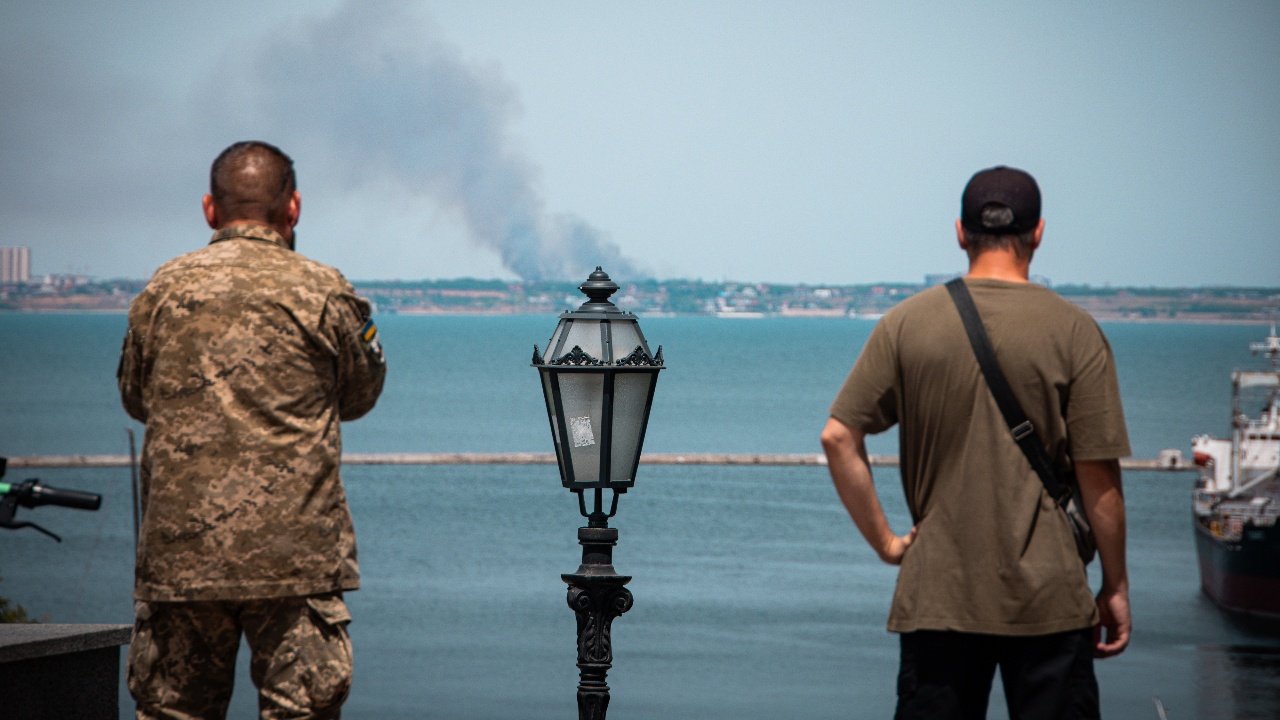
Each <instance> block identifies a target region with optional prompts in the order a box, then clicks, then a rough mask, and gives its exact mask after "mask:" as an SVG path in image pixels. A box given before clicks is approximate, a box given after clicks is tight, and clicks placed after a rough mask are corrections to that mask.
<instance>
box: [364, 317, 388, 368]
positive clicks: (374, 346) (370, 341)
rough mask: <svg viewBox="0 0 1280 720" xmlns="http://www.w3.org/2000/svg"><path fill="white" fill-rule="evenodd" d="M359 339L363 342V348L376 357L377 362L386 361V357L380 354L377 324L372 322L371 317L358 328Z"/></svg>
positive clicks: (380, 363) (380, 344)
mask: <svg viewBox="0 0 1280 720" xmlns="http://www.w3.org/2000/svg"><path fill="white" fill-rule="evenodd" d="M360 339H361V340H362V341H363V342H364V346H365V350H367V351H368V352H369V354H370V355H373V356H374V358H376V359H377V361H378V364H379V365H382V364H385V363H386V361H387V360H386V358H385V357H384V356H383V354H382V343H381V342H379V341H378V326H377V325H375V324H374V322H373V318H369V320H367V321H366V322H365V324H364V327H362V328H360Z"/></svg>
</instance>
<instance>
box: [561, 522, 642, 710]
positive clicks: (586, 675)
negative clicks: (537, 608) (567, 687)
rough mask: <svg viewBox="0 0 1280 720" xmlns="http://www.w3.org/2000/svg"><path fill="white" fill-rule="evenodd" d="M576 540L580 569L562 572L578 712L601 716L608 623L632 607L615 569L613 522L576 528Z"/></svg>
mask: <svg viewBox="0 0 1280 720" xmlns="http://www.w3.org/2000/svg"><path fill="white" fill-rule="evenodd" d="M578 543H579V544H580V545H582V565H580V566H579V567H578V572H576V573H573V574H570V575H561V576H560V577H561V578H562V579H563V580H564V581H565V582H566V583H568V584H569V594H568V602H569V607H570V608H571V609H572V610H573V612H574V614H576V615H577V618H578V676H579V680H578V718H579V720H604V716H605V711H607V710H608V709H609V685H608V683H606V682H605V676H606V675H607V674H608V672H609V668H610V667H612V666H613V642H612V640H611V639H610V627H611V626H612V624H613V619H614V618H616V617H618V616H619V615H621V614H623V613H625V612H626V611H628V610H630V609H631V604H632V597H631V591H630V590H628V589H626V588H625V587H623V586H624V585H626V584H627V583H628V582H630V581H631V576H629V575H618V574H617V572H616V571H614V569H613V546H614V545H616V544H617V543H618V530H617V529H616V528H610V527H584V528H578Z"/></svg>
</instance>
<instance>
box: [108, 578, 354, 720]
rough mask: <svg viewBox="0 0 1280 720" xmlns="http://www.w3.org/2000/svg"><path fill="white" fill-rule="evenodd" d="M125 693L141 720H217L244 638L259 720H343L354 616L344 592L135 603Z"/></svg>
mask: <svg viewBox="0 0 1280 720" xmlns="http://www.w3.org/2000/svg"><path fill="white" fill-rule="evenodd" d="M135 614H136V620H135V622H134V627H133V640H132V642H131V644H130V645H129V660H128V683H129V692H130V693H131V694H132V695H133V698H134V700H136V701H137V703H138V715H137V717H138V720H153V719H154V720H159V719H160V718H164V719H166V720H222V718H224V717H226V714H227V704H228V703H229V702H230V701H231V686H232V683H233V681H234V679H235V664H236V653H237V651H238V650H239V647H240V635H241V634H243V635H244V636H245V640H246V641H247V642H248V644H249V650H250V652H251V655H252V659H251V660H250V665H249V676H250V677H251V678H252V679H253V684H254V685H255V686H257V688H258V709H259V716H260V718H261V720H282V719H283V718H314V719H315V720H331V719H336V718H338V717H339V714H340V713H341V710H342V703H343V701H345V700H346V699H347V693H348V692H349V691H350V689H351V671H352V666H351V639H350V637H349V636H348V635H347V623H349V622H350V621H351V614H350V613H349V612H348V611H347V606H346V604H345V603H343V602H342V593H329V594H326V595H313V596H310V597H286V598H270V599H262V600H213V601H200V602H143V601H137V602H136V603H135Z"/></svg>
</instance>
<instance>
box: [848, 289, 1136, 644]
mask: <svg viewBox="0 0 1280 720" xmlns="http://www.w3.org/2000/svg"><path fill="white" fill-rule="evenodd" d="M966 284H967V285H968V287H969V291H970V293H971V294H972V295H973V299H974V303H975V304H976V305H977V307H978V312H979V314H980V315H981V316H982V321H983V325H984V326H985V327H986V330H987V334H988V335H989V336H990V338H991V344H992V346H993V347H994V348H995V353H996V358H997V360H998V362H999V364H1000V367H1001V369H1002V370H1003V371H1004V374H1005V376H1006V377H1007V378H1008V380H1009V384H1010V386H1011V387H1012V388H1013V392H1014V394H1015V395H1016V396H1017V398H1018V402H1019V403H1020V404H1021V405H1022V408H1023V410H1024V411H1025V412H1026V414H1027V417H1028V419H1030V420H1031V422H1032V424H1033V425H1034V426H1035V431H1036V434H1037V435H1038V436H1039V437H1040V440H1041V441H1042V442H1044V443H1045V447H1046V449H1047V450H1048V452H1049V456H1050V457H1051V458H1053V459H1054V462H1055V463H1056V464H1057V465H1058V466H1059V467H1060V468H1064V469H1065V468H1070V467H1071V463H1072V461H1073V460H1110V459H1114V458H1120V457H1125V456H1127V455H1129V438H1128V434H1127V432H1126V431H1125V425H1124V412H1123V410H1122V408H1121V405H1120V390H1119V385H1118V382H1117V380H1116V369H1115V361H1114V358H1113V357H1112V354H1111V347H1110V345H1108V343H1107V339H1106V337H1105V336H1103V334H1102V330H1101V329H1099V327H1098V325H1097V323H1095V322H1094V321H1093V318H1091V317H1090V316H1089V315H1088V314H1087V313H1085V312H1084V311H1083V310H1081V309H1079V308H1078V307H1076V306H1075V305H1072V304H1071V303H1069V302H1067V301H1066V300H1063V299H1062V298H1061V297H1059V296H1058V295H1056V294H1055V293H1053V292H1052V291H1050V290H1047V289H1045V288H1043V287H1041V286H1039V285H1034V284H1029V283H1012V282H1006V281H1002V280H990V279H967V280H966ZM831 416H832V417H834V418H835V419H837V420H839V421H840V422H842V423H844V424H845V425H847V426H849V427H851V428H855V429H859V430H862V431H864V432H867V433H872V434H873V433H879V432H883V431H884V430H887V429H889V428H890V427H892V426H893V425H895V424H897V425H898V426H899V431H898V432H899V452H900V454H901V458H902V459H901V463H902V465H901V469H902V485H903V490H904V492H905V493H906V499H907V505H908V507H909V508H910V510H911V514H912V517H913V518H914V520H915V522H916V523H917V525H918V526H919V535H918V536H917V538H916V541H915V542H914V543H913V544H912V546H911V548H910V549H909V550H908V551H907V553H906V556H905V557H904V558H903V561H902V566H901V568H900V571H899V573H898V585H897V589H896V590H895V592H894V597H893V605H892V607H891V609H890V613H889V623H888V626H889V630H891V631H893V632H912V631H915V630H955V631H960V632H971V633H986V634H995V635H1042V634H1048V633H1055V632H1065V631H1068V630H1077V629H1080V628H1084V627H1088V626H1090V625H1092V624H1093V623H1094V622H1095V621H1096V618H1097V610H1096V607H1095V604H1094V600H1093V597H1092V595H1091V593H1090V591H1089V587H1088V583H1087V579H1086V576H1085V570H1084V565H1083V563H1081V562H1080V558H1079V556H1078V555H1077V554H1076V549H1075V543H1074V541H1073V540H1072V537H1071V530H1070V528H1069V527H1068V524H1067V520H1066V517H1065V515H1064V514H1063V512H1062V510H1061V509H1060V508H1058V507H1057V505H1056V504H1055V503H1054V501H1053V500H1052V499H1051V498H1050V497H1049V495H1048V493H1047V492H1046V491H1045V489H1044V485H1043V484H1042V483H1041V481H1040V478H1039V477H1038V476H1037V475H1036V474H1035V471H1034V470H1032V469H1031V466H1030V464H1029V463H1028V462H1027V459H1026V457H1025V456H1024V455H1023V454H1022V452H1021V450H1019V449H1018V446H1017V444H1016V443H1014V441H1013V438H1012V436H1011V434H1010V432H1009V428H1008V425H1006V424H1005V422H1004V418H1003V417H1002V416H1001V414H1000V410H999V408H998V407H997V406H996V402H995V399H994V398H993V397H992V395H991V391H990V389H989V388H988V387H987V384H986V381H985V380H984V379H983V377H982V371H981V370H980V369H979V367H978V361H977V360H976V359H975V358H974V355H973V350H972V348H971V347H970V345H969V339H968V336H967V335H966V334H965V331H964V326H963V324H962V323H961V320H960V314H959V311H957V310H956V307H955V305H954V304H953V303H952V301H951V296H950V294H949V293H948V292H947V290H946V288H945V287H942V286H938V287H934V288H930V289H928V290H925V291H924V292H921V293H920V294H918V295H916V296H914V297H911V298H909V299H907V300H905V301H903V302H902V303H900V304H899V305H898V306H897V307H895V308H894V309H893V310H891V311H890V312H889V313H887V314H886V315H885V316H884V318H883V319H882V320H881V321H880V322H879V323H878V324H877V325H876V327H875V329H874V330H873V331H872V333H871V337H870V338H869V339H868V340H867V344H866V347H864V348H863V350H862V354H861V355H860V356H859V357H858V361H857V363H856V364H855V365H854V367H853V370H852V372H850V373H849V377H848V379H847V380H845V383H844V386H843V387H842V388H841V390H840V393H839V395H837V396H836V399H835V402H834V403H833V404H832V406H831Z"/></svg>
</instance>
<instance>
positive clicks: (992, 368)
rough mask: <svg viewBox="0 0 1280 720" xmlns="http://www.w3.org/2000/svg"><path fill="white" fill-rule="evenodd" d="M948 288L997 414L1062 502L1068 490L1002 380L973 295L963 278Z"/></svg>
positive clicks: (1044, 481)
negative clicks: (1007, 425) (998, 409)
mask: <svg viewBox="0 0 1280 720" xmlns="http://www.w3.org/2000/svg"><path fill="white" fill-rule="evenodd" d="M947 291H948V292H950V293H951V300H952V302H954V303H955V304H956V309H957V310H959V311H960V319H961V320H963V321H964V330H965V332H966V333H968V334H969V344H970V345H971V346H973V354H974V356H975V357H977V359H978V366H979V367H980V368H982V376H983V377H984V378H986V380H987V386H988V387H989V388H991V394H992V396H994V397H995V399H996V405H997V406H999V407H1000V414H1001V415H1003V416H1004V421H1005V422H1006V423H1008V424H1009V430H1010V431H1011V432H1012V433H1013V440H1014V442H1016V443H1017V444H1018V447H1019V448H1021V449H1022V454H1023V455H1026V456H1027V461H1028V462H1030V463H1031V468H1032V469H1033V470H1035V471H1036V474H1037V475H1039V476H1040V482H1042V483H1044V487H1045V490H1048V491H1049V496H1050V497H1052V498H1053V499H1054V500H1057V501H1058V502H1065V501H1066V499H1067V497H1068V495H1067V493H1068V492H1069V489H1068V488H1067V487H1066V486H1065V485H1064V484H1063V483H1062V481H1061V480H1059V479H1058V474H1057V473H1055V472H1054V471H1053V461H1052V460H1050V459H1049V453H1048V452H1046V451H1045V449H1044V445H1043V444H1042V443H1041V442H1040V438H1039V437H1038V436H1037V435H1036V431H1035V428H1034V427H1032V425H1031V421H1030V420H1028V419H1027V414H1026V413H1024V412H1023V411H1022V406H1021V405H1019V404H1018V399H1017V398H1016V397H1014V395H1013V389H1012V388H1010V387H1009V381H1008V380H1006V379H1005V377H1004V372H1002V371H1001V370H1000V364H999V363H998V362H996V353H995V350H993V349H992V347H991V340H990V339H989V338H988V337H987V331H986V329H985V328H983V327H982V317H981V316H979V315H978V307H977V306H976V305H974V304H973V296H971V295H970V294H969V288H967V287H965V284H964V279H963V278H956V279H954V280H952V281H950V282H948V283H947Z"/></svg>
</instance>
